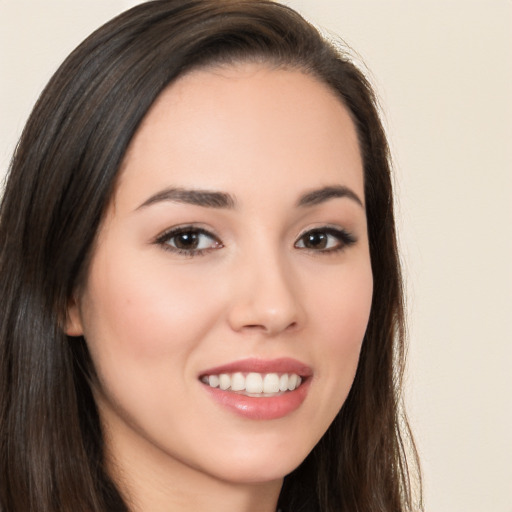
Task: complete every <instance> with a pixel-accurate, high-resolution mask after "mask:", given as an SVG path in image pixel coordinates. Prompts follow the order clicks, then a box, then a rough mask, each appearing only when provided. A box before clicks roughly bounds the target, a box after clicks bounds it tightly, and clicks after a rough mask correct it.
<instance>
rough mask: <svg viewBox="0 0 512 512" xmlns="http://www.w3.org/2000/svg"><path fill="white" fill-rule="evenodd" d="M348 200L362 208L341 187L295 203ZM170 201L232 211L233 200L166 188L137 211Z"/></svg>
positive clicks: (218, 194) (309, 194)
mask: <svg viewBox="0 0 512 512" xmlns="http://www.w3.org/2000/svg"><path fill="white" fill-rule="evenodd" d="M343 197H346V198H349V199H352V200H353V201H355V202H356V203H357V204H358V205H360V206H361V207H363V208H364V205H363V202H362V201H361V199H360V198H359V196H358V195H357V194H356V193H355V192H354V191H352V190H351V189H350V188H348V187H345V186H343V185H331V186H327V187H323V188H320V189H315V190H311V191H309V192H306V193H305V194H303V195H302V196H301V197H300V198H299V200H298V201H297V206H298V207H301V208H303V207H308V206H315V205H318V204H321V203H324V202H326V201H329V200H330V199H335V198H343ZM165 201H171V202H173V203H182V204H192V205H196V206H202V207H204V208H227V209H234V208H235V206H236V200H235V198H234V197H233V196H232V195H230V194H227V193H226V192H214V191H210V190H196V189H184V188H166V189H164V190H161V191H160V192H157V193H156V194H154V195H152V196H151V197H149V198H148V199H146V201H144V202H143V203H142V204H141V205H140V206H138V207H137V210H140V209H141V208H146V207H147V206H151V205H152V204H155V203H159V202H165Z"/></svg>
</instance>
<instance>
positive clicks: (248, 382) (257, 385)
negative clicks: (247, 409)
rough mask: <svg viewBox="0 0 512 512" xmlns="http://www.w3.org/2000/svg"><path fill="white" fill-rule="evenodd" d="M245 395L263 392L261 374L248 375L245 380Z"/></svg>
mask: <svg viewBox="0 0 512 512" xmlns="http://www.w3.org/2000/svg"><path fill="white" fill-rule="evenodd" d="M245 390H246V391H247V393H261V392H262V391H263V377H262V376H261V373H249V375H247V377H246V378H245Z"/></svg>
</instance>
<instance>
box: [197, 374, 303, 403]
mask: <svg viewBox="0 0 512 512" xmlns="http://www.w3.org/2000/svg"><path fill="white" fill-rule="evenodd" d="M302 381H303V378H302V377H301V376H300V375H298V374H297V373H281V374H279V373H275V372H272V373H257V372H250V373H242V372H235V373H220V374H212V375H203V376H201V382H203V383H204V384H207V385H208V386H210V387H211V388H219V389H221V390H222V391H232V392H234V393H239V394H241V395H245V396H251V397H272V396H278V395H281V394H283V393H286V392H288V391H294V390H295V389H297V388H298V387H299V386H300V385H301V384H302Z"/></svg>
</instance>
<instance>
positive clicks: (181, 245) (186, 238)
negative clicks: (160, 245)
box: [172, 231, 201, 250]
mask: <svg viewBox="0 0 512 512" xmlns="http://www.w3.org/2000/svg"><path fill="white" fill-rule="evenodd" d="M200 237H201V235H200V234H199V233H197V232H194V231H185V232H183V233H179V234H177V235H174V236H173V237H172V240H173V242H174V244H173V245H174V247H176V248H177V249H184V250H190V249H197V248H198V246H199V242H200Z"/></svg>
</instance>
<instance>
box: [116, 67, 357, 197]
mask: <svg viewBox="0 0 512 512" xmlns="http://www.w3.org/2000/svg"><path fill="white" fill-rule="evenodd" d="M331 182H338V183H341V184H343V185H347V186H351V187H352V188H354V189H355V190H356V191H357V192H358V193H359V194H360V196H361V197H363V196H364V193H363V174H362V164H361V158H360V153H359V145H358V140H357V135H356V131H355V128H354V124H353V122H352V119H351V117H350V115H349V113H348V111H347V109H346V108H345V106H344V105H343V104H342V102H341V100H340V99H339V98H338V97H337V96H336V94H335V93H334V91H332V90H331V89H330V88H329V87H328V86H327V85H325V84H323V83H321V82H320V81H318V80H317V79H316V78H314V77H312V76H310V75H308V74H305V73H304V72H302V71H300V70H295V69H282V68H272V67H270V66H268V65H263V64H254V63H251V64H237V65H233V66H229V67H227V66H223V67H215V68H208V69H201V70H195V71H192V72H190V73H187V74H186V75H184V76H182V77H180V78H179V79H178V80H177V81H176V82H174V83H172V84H171V85H169V86H168V87H167V88H166V89H165V90H164V91H163V92H162V93H161V95H160V96H159V97H158V98H157V100H156V101H155V103H154V104H153V106H152V108H151V109H150V110H149V112H148V114H147V115H146V117H145V119H144V120H143V122H142V124H141V126H140V128H139V129H138V131H137V133H136V134H135V136H134V138H133V140H132V142H131V145H130V147H129V150H128V152H127V154H126V156H125V160H124V162H123V166H122V171H121V176H120V181H119V186H118V192H121V191H122V192H123V195H124V196H126V195H131V196H133V195H137V196H140V194H141V193H143V192H147V193H148V194H149V193H151V192H154V190H152V189H154V187H165V186H169V185H173V186H180V187H186V188H194V187H199V188H212V189H224V190H228V191H232V192H233V193H235V194H236V193H238V192H240V193H243V192H244V191H251V190H256V189H257V188H261V187H262V185H263V184H265V185H266V186H267V188H268V189H271V188H272V187H274V188H277V189H280V191H281V193H282V194H283V193H285V190H289V191H290V193H291V191H292V189H294V188H297V190H298V189H299V188H300V187H302V188H308V187H316V186H322V185H328V184H331ZM283 187H284V188H283ZM123 188H124V190H123ZM128 199H129V198H128Z"/></svg>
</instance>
